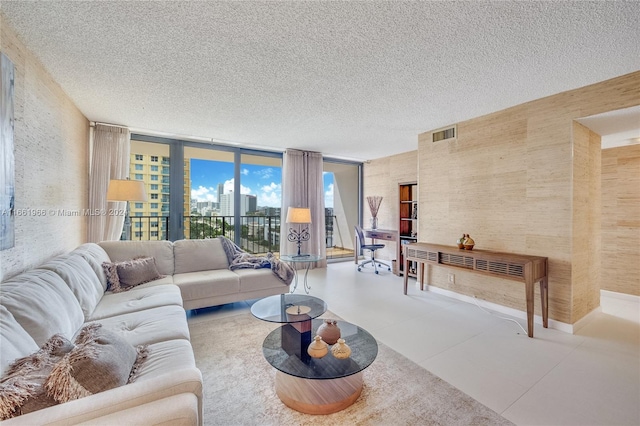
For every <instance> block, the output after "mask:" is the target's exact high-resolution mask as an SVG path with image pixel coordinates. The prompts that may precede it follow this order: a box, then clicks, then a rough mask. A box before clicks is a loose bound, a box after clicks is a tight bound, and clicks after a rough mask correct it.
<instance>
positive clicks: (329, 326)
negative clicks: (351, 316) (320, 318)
mask: <svg viewBox="0 0 640 426" xmlns="http://www.w3.org/2000/svg"><path fill="white" fill-rule="evenodd" d="M316 333H317V334H318V336H320V337H322V340H324V341H325V342H326V343H327V344H328V345H333V344H335V343H336V342H337V341H338V339H339V338H340V327H338V325H337V322H336V320H330V319H326V320H324V322H323V323H322V325H320V327H318V331H317V332H316Z"/></svg>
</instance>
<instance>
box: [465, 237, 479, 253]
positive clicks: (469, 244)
mask: <svg viewBox="0 0 640 426" xmlns="http://www.w3.org/2000/svg"><path fill="white" fill-rule="evenodd" d="M475 244H476V242H475V241H473V238H471V237H470V236H469V234H467V238H465V240H464V248H465V250H473V246H474V245H475Z"/></svg>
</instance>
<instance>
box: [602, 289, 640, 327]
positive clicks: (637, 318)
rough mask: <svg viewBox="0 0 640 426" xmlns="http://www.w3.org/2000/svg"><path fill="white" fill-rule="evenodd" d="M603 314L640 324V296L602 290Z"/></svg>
mask: <svg viewBox="0 0 640 426" xmlns="http://www.w3.org/2000/svg"><path fill="white" fill-rule="evenodd" d="M600 306H601V307H602V312H603V313H605V314H609V315H614V316H617V317H621V318H624V319H627V320H629V321H633V322H637V323H640V296H635V295H633V294H625V293H616V292H615V291H609V290H600Z"/></svg>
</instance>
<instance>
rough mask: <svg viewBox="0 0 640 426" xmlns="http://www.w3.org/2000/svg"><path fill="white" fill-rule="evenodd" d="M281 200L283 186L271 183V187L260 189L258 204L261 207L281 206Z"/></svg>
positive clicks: (266, 186)
mask: <svg viewBox="0 0 640 426" xmlns="http://www.w3.org/2000/svg"><path fill="white" fill-rule="evenodd" d="M281 199H282V185H281V184H279V183H275V182H271V183H270V184H269V185H264V186H262V187H261V188H260V194H258V201H257V203H258V205H259V206H280V200H281Z"/></svg>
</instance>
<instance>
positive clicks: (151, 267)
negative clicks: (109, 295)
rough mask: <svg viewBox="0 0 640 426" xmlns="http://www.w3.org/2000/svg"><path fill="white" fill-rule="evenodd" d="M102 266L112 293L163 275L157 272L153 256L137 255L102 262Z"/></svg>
mask: <svg viewBox="0 0 640 426" xmlns="http://www.w3.org/2000/svg"><path fill="white" fill-rule="evenodd" d="M102 267H103V268H104V271H105V274H106V275H107V282H108V283H109V288H108V289H109V290H111V291H113V292H114V293H118V292H121V291H126V290H130V289H131V288H133V287H135V286H137V285H140V284H144V283H148V282H149V281H153V280H157V279H160V278H164V275H160V273H159V272H158V268H157V267H156V260H155V258H153V257H138V258H135V259H133V260H126V261H124V262H117V263H109V262H104V263H103V264H102Z"/></svg>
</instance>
